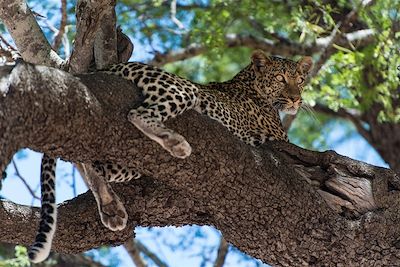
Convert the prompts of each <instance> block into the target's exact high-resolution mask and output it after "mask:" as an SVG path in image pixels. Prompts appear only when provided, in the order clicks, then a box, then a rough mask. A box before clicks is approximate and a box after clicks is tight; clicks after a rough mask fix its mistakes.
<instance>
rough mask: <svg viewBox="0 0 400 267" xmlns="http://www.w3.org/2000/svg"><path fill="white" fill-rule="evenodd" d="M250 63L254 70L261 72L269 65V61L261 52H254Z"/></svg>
mask: <svg viewBox="0 0 400 267" xmlns="http://www.w3.org/2000/svg"><path fill="white" fill-rule="evenodd" d="M251 62H252V63H253V66H254V70H255V71H258V72H261V71H263V70H264V69H265V67H266V66H267V65H268V64H270V62H271V59H270V58H269V57H268V56H267V55H266V54H265V53H264V52H263V51H261V50H255V51H254V52H253V54H252V55H251Z"/></svg>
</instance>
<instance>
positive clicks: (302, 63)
mask: <svg viewBox="0 0 400 267" xmlns="http://www.w3.org/2000/svg"><path fill="white" fill-rule="evenodd" d="M312 66H313V60H312V57H302V58H301V59H300V60H299V61H297V69H298V70H299V71H300V72H301V73H303V74H304V75H308V74H309V73H310V70H311V68H312Z"/></svg>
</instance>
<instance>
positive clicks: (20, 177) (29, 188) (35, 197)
mask: <svg viewBox="0 0 400 267" xmlns="http://www.w3.org/2000/svg"><path fill="white" fill-rule="evenodd" d="M11 162H12V164H13V166H14V169H15V174H16V175H17V177H18V178H19V179H20V180H21V181H22V183H23V184H24V185H25V187H26V188H27V189H28V191H29V193H30V194H31V195H32V197H33V198H34V199H38V200H40V198H39V197H38V196H36V194H35V191H33V189H32V188H31V187H30V186H29V184H28V183H27V182H26V180H25V178H24V177H22V175H21V173H20V172H19V170H18V167H17V164H16V163H15V161H14V159H12V160H11Z"/></svg>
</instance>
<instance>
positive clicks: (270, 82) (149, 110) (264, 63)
mask: <svg viewBox="0 0 400 267" xmlns="http://www.w3.org/2000/svg"><path fill="white" fill-rule="evenodd" d="M312 65H313V61H312V58H311V57H309V56H304V57H302V58H301V59H300V60H298V61H294V60H291V59H287V58H282V57H277V56H270V55H267V54H265V53H264V52H263V51H261V50H256V51H254V52H253V53H252V55H251V58H250V64H248V65H247V66H246V67H245V68H243V69H242V70H241V71H240V72H239V73H237V74H236V75H235V76H234V77H233V78H232V79H231V80H228V81H225V82H211V83H208V84H200V83H196V82H192V81H190V80H187V79H185V78H182V77H179V76H178V75H175V74H172V73H169V72H167V71H164V70H162V69H160V68H158V67H155V66H151V65H148V64H144V63H139V62H127V63H118V64H114V65H111V66H109V67H108V68H105V69H102V70H99V71H100V72H103V73H106V74H110V75H117V76H120V77H122V78H124V79H127V80H129V81H131V82H132V83H133V84H134V86H135V87H138V88H139V89H140V91H141V93H142V95H143V100H142V102H141V103H140V105H139V106H137V107H135V108H133V109H131V110H130V111H129V113H128V114H127V120H128V121H129V122H130V123H131V124H133V125H134V126H135V127H136V128H137V129H138V130H140V131H141V132H142V133H143V134H144V135H145V136H147V137H148V138H150V139H152V140H154V141H155V142H157V143H158V144H159V145H160V146H161V147H162V148H164V149H165V150H166V151H167V152H169V153H170V154H171V155H172V156H173V157H176V158H179V159H185V158H187V157H189V156H190V154H191V152H192V147H191V146H190V144H189V143H188V142H187V141H186V139H185V137H183V136H182V135H180V134H179V133H177V132H175V131H174V130H172V129H169V128H168V127H166V126H165V124H164V122H165V121H167V120H168V119H171V118H175V117H177V116H178V115H180V114H182V113H184V112H186V111H188V110H195V111H197V112H198V113H200V114H203V115H205V116H207V117H209V118H211V119H213V120H216V121H218V122H219V123H221V124H222V125H223V126H225V127H226V128H227V129H228V130H229V131H230V132H231V133H232V134H233V135H234V136H236V137H237V138H239V139H240V140H241V141H243V142H244V143H246V144H248V145H250V146H259V145H261V144H263V143H265V142H267V141H271V140H277V141H284V142H288V141H289V140H288V135H287V133H286V131H285V130H284V129H283V127H282V123H281V119H280V112H283V113H287V114H291V115H294V114H296V113H297V111H298V110H299V108H300V106H301V105H302V95H301V94H302V92H303V89H304V85H305V84H306V81H307V79H308V78H309V74H310V70H311V68H312ZM55 168H56V163H55V160H54V159H53V158H51V157H49V156H47V155H46V154H45V155H44V156H43V159H42V172H41V188H42V208H41V219H40V223H39V229H38V232H37V235H36V239H35V242H34V244H33V245H32V246H31V248H30V250H29V253H28V255H29V258H30V260H31V261H32V262H35V263H36V262H40V261H43V260H44V259H46V258H47V256H48V255H49V252H50V248H51V243H52V238H53V235H54V231H55V227H56V212H57V206H56V204H55V203H56V202H55V186H54V181H55V174H54V173H55V172H54V169H55ZM83 169H84V170H85V171H84V173H85V174H87V175H89V176H90V175H93V176H97V177H100V178H101V179H103V180H101V181H104V183H103V184H98V185H94V184H92V187H93V188H94V190H92V192H93V194H94V196H95V200H96V202H97V206H98V210H99V214H100V219H101V221H102V223H103V224H104V226H106V227H107V228H109V229H110V230H113V231H117V230H122V229H124V228H125V226H126V224H127V219H128V215H127V213H126V210H125V208H124V206H123V203H122V202H121V200H120V199H119V198H118V196H117V195H116V194H115V193H114V192H113V191H112V188H111V187H109V185H108V183H113V182H128V181H130V180H133V179H138V178H140V177H141V174H140V173H139V172H137V171H136V170H134V169H129V168H125V167H124V166H121V165H119V164H113V163H110V162H106V163H102V162H99V161H93V163H91V164H83ZM92 183H94V182H93V180H92ZM89 185H90V183H89ZM89 187H91V186H89ZM101 192H105V196H104V194H102V193H101ZM109 203H113V205H108V204H109Z"/></svg>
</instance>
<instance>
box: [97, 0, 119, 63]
mask: <svg viewBox="0 0 400 267" xmlns="http://www.w3.org/2000/svg"><path fill="white" fill-rule="evenodd" d="M115 4H116V1H115V0H114V1H112V2H111V3H110V5H109V6H107V9H106V10H105V11H104V14H103V16H102V18H101V21H100V28H99V30H98V32H97V34H96V37H95V42H94V59H95V61H96V68H97V69H103V68H104V67H105V66H107V65H110V64H115V63H118V55H117V26H116V21H117V18H116V15H115Z"/></svg>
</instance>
